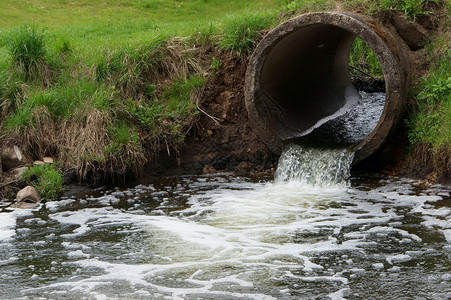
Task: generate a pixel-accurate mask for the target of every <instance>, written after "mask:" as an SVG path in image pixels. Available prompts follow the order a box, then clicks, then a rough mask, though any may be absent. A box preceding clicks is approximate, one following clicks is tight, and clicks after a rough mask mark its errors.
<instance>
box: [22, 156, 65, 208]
mask: <svg viewBox="0 0 451 300" xmlns="http://www.w3.org/2000/svg"><path fill="white" fill-rule="evenodd" d="M22 180H24V181H25V182H26V183H27V184H29V185H31V186H33V187H35V188H36V190H37V191H38V193H39V195H40V196H41V198H42V199H43V200H56V199H58V197H59V196H60V195H61V193H62V191H63V175H62V174H61V172H60V171H59V170H58V168H57V167H56V166H55V165H54V164H51V165H50V164H46V165H39V166H33V167H31V168H30V169H28V170H27V171H25V173H24V174H23V175H22Z"/></svg>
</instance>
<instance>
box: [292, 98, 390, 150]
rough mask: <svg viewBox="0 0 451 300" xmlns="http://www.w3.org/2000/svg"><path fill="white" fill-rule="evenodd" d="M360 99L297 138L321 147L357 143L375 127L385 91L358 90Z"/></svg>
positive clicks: (382, 105) (382, 106)
mask: <svg viewBox="0 0 451 300" xmlns="http://www.w3.org/2000/svg"><path fill="white" fill-rule="evenodd" d="M359 94H360V99H358V101H356V102H355V103H353V104H352V105H350V106H349V107H347V108H346V112H345V113H343V114H341V115H340V116H338V117H336V118H333V119H331V120H329V121H327V122H326V123H324V124H322V125H321V126H319V127H317V128H315V129H314V130H312V132H311V133H310V134H309V135H308V136H305V137H303V138H302V139H300V140H299V142H300V143H303V144H317V145H320V146H322V147H327V146H329V147H343V146H348V145H349V146H353V145H357V144H358V143H359V142H361V141H363V140H364V139H365V138H366V137H367V136H368V135H370V133H371V132H372V131H373V130H374V129H375V128H376V126H377V124H378V122H379V119H380V117H381V115H382V111H383V109H384V105H385V93H382V92H373V93H367V92H364V91H360V92H359Z"/></svg>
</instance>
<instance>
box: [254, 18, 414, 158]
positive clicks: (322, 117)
mask: <svg viewBox="0 0 451 300" xmlns="http://www.w3.org/2000/svg"><path fill="white" fill-rule="evenodd" d="M356 38H360V39H361V40H363V41H364V42H365V43H366V44H367V45H368V46H369V47H370V48H371V50H372V51H373V52H374V54H375V55H376V57H377V59H378V60H379V63H380V65H381V68H382V72H383V76H384V79H385V83H386V85H385V97H383V98H382V99H378V100H374V101H382V103H381V109H380V112H379V113H377V112H375V113H370V112H369V111H368V110H367V109H366V108H365V107H364V106H362V105H360V104H361V103H362V94H361V93H360V94H359V91H358V90H357V89H356V88H355V86H354V85H353V83H352V79H351V75H350V72H349V53H350V49H351V45H352V44H353V42H354V40H355V39H356ZM406 53H407V50H406V48H405V45H404V44H403V43H402V42H401V41H399V40H398V39H396V37H395V36H394V35H392V34H391V32H390V31H389V30H388V29H387V28H384V27H383V26H381V25H380V24H378V23H377V22H376V21H375V20H372V19H364V18H363V17H361V16H357V15H352V14H347V13H342V12H322V13H312V14H305V15H301V16H299V17H296V18H294V19H291V20H288V21H286V22H284V23H282V24H280V25H279V26H278V27H276V28H274V29H273V30H272V31H271V32H269V33H268V34H267V35H266V36H265V37H264V38H263V40H262V41H261V42H260V43H259V45H258V46H257V48H256V50H255V51H254V53H253V55H252V57H251V59H250V62H249V66H248V69H247V73H246V83H245V101H246V108H247V110H248V113H249V117H250V119H251V121H252V122H253V124H254V126H255V127H256V128H257V130H258V132H259V135H260V136H261V137H262V139H263V140H264V141H265V142H266V144H267V145H268V146H269V147H270V148H271V149H272V150H273V151H274V152H276V153H280V151H281V149H282V147H283V145H284V144H286V143H292V142H295V143H300V144H303V143H304V144H314V145H319V146H322V147H335V146H343V145H344V146H347V147H350V148H352V150H354V151H356V156H355V159H354V162H360V161H361V160H363V159H365V158H366V157H368V156H369V155H371V154H372V153H373V152H375V151H376V150H377V149H379V148H380V147H381V146H382V145H383V144H384V143H385V142H386V140H387V139H388V138H389V136H390V135H391V134H392V133H393V132H394V130H395V129H396V126H397V125H398V123H399V121H400V120H401V118H402V114H403V107H404V103H405V98H406V95H407V88H408V81H409V80H408V68H409V66H408V59H407V58H406V57H405V55H406ZM357 118H364V119H365V118H366V119H367V120H364V121H363V122H353V119H357ZM349 119H351V122H348V121H349ZM369 119H374V120H369ZM370 121H371V122H370ZM344 123H347V125H346V126H343V124H344ZM357 123H359V125H355V126H354V125H353V124H357ZM349 124H351V125H349ZM359 126H360V127H359ZM356 133H357V134H356Z"/></svg>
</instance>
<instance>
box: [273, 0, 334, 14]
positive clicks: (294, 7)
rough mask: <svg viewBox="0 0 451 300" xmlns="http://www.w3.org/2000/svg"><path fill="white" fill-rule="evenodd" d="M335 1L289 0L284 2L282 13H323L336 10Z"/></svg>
mask: <svg viewBox="0 0 451 300" xmlns="http://www.w3.org/2000/svg"><path fill="white" fill-rule="evenodd" d="M334 5H335V3H334V1H331V0H294V1H291V0H288V1H284V6H283V7H282V11H286V12H289V13H290V14H297V13H304V12H307V11H322V10H326V9H333V8H334Z"/></svg>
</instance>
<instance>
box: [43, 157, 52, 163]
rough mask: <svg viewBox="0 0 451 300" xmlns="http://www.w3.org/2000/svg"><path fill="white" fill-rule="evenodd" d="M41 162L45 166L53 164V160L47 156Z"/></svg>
mask: <svg viewBox="0 0 451 300" xmlns="http://www.w3.org/2000/svg"><path fill="white" fill-rule="evenodd" d="M42 160H43V161H44V163H45V164H53V158H51V157H48V156H47V157H44V158H43V159H42Z"/></svg>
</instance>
